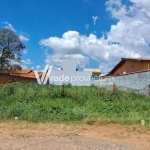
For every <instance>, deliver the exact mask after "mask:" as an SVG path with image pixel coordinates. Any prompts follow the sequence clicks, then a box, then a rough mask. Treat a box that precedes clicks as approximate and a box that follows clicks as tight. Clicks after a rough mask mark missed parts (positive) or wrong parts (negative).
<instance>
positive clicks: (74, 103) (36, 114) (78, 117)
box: [0, 83, 150, 126]
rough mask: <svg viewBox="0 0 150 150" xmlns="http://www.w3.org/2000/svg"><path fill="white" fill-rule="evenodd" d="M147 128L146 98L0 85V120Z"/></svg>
mask: <svg viewBox="0 0 150 150" xmlns="http://www.w3.org/2000/svg"><path fill="white" fill-rule="evenodd" d="M14 117H18V118H19V120H26V121H31V122H70V121H71V122H72V121H82V122H86V123H89V124H91V123H93V122H101V123H121V124H140V122H141V120H142V119H144V120H145V122H146V124H147V125H148V126H149V125H150V97H146V96H143V95H139V94H135V93H133V92H123V91H115V92H113V91H107V90H105V89H103V88H98V87H94V86H90V87H73V86H69V85H68V86H65V90H64V94H63V95H62V92H61V87H59V86H55V87H54V89H52V88H50V85H36V84H25V85H22V84H19V83H12V84H7V85H1V86H0V119H1V120H9V119H14Z"/></svg>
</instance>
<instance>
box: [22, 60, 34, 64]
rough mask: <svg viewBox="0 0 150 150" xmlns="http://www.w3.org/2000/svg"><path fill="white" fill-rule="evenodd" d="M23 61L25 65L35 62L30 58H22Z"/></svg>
mask: <svg viewBox="0 0 150 150" xmlns="http://www.w3.org/2000/svg"><path fill="white" fill-rule="evenodd" d="M21 63H22V64H23V65H30V64H32V63H33V62H32V61H31V60H30V59H26V60H21Z"/></svg>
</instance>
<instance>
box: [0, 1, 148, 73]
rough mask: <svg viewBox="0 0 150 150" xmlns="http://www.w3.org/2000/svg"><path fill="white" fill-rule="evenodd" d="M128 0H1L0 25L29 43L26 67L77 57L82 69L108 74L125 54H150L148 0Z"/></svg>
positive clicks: (145, 55) (139, 55)
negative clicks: (96, 69)
mask: <svg viewBox="0 0 150 150" xmlns="http://www.w3.org/2000/svg"><path fill="white" fill-rule="evenodd" d="M130 1H131V2H132V3H130V2H129V1H128V0H75V1H72V0H63V1H61V0H32V1H31V0H15V2H14V1H12V0H1V1H0V6H1V9H0V27H1V28H9V29H12V30H13V31H14V32H15V33H16V34H17V35H18V36H19V37H20V39H21V40H22V42H23V43H24V44H25V45H26V48H27V49H26V51H24V52H23V55H22V64H21V65H22V67H25V68H32V67H34V69H35V70H37V69H38V70H41V69H44V67H45V65H46V64H50V65H53V66H54V67H56V68H59V67H61V63H62V60H63V59H65V58H75V59H77V62H78V68H80V70H81V69H82V68H83V67H92V68H100V69H101V71H102V73H107V72H109V71H110V70H111V69H112V68H113V67H114V66H115V65H116V63H118V61H120V58H121V57H150V47H149V45H150V18H148V17H147V16H150V2H149V0H145V1H144V2H141V1H140V0H130ZM135 6H136V7H137V8H138V9H137V8H136V7H135ZM143 12H144V13H143ZM145 14H146V15H145Z"/></svg>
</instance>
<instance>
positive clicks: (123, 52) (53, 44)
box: [39, 0, 150, 73]
mask: <svg viewBox="0 0 150 150" xmlns="http://www.w3.org/2000/svg"><path fill="white" fill-rule="evenodd" d="M132 2H134V3H135V5H136V6H138V7H139V8H140V9H141V10H145V11H146V13H147V14H150V9H148V7H149V6H150V5H148V4H149V1H146V2H142V1H139V0H132ZM147 5H148V6H147ZM106 10H107V11H108V12H109V13H110V14H111V15H112V17H113V18H115V19H117V20H118V21H117V23H116V24H114V25H112V26H111V27H110V31H109V32H107V33H105V35H103V36H102V37H101V38H97V36H96V35H94V34H90V35H88V36H86V35H81V34H80V33H79V32H77V31H68V32H65V33H64V34H63V35H62V37H49V38H47V39H42V40H41V41H40V42H39V44H40V45H42V46H46V47H49V48H50V49H52V50H53V54H48V53H47V55H46V60H45V61H46V63H51V64H58V65H61V63H62V59H63V58H66V57H70V58H72V57H75V56H76V57H77V58H78V59H79V58H80V59H79V60H80V63H81V64H85V65H86V63H88V61H87V60H88V57H90V58H91V59H94V60H96V61H97V62H99V66H100V68H101V70H102V73H107V72H108V71H110V70H111V69H112V68H113V67H114V66H115V65H116V64H117V63H118V62H119V61H120V58H121V57H150V47H149V45H150V23H149V24H148V23H145V21H143V20H146V21H149V20H148V18H147V17H146V16H144V18H143V19H142V20H141V19H140V18H141V16H143V13H141V12H140V11H138V10H137V9H136V7H134V6H133V5H125V4H124V5H123V4H122V3H121V0H109V1H107V3H106ZM95 20H97V19H96V18H95ZM83 62H84V63H83Z"/></svg>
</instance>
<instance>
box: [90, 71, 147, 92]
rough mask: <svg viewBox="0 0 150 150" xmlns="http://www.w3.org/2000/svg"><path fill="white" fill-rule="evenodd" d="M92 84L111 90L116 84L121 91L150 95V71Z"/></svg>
mask: <svg viewBox="0 0 150 150" xmlns="http://www.w3.org/2000/svg"><path fill="white" fill-rule="evenodd" d="M91 84H94V85H97V86H99V87H105V88H109V89H112V87H113V84H115V85H116V86H117V88H118V89H120V90H133V91H137V92H138V93H143V94H149V87H148V86H149V84H150V71H145V72H139V73H134V74H126V75H121V76H116V77H110V78H105V79H101V80H99V81H91Z"/></svg>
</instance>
